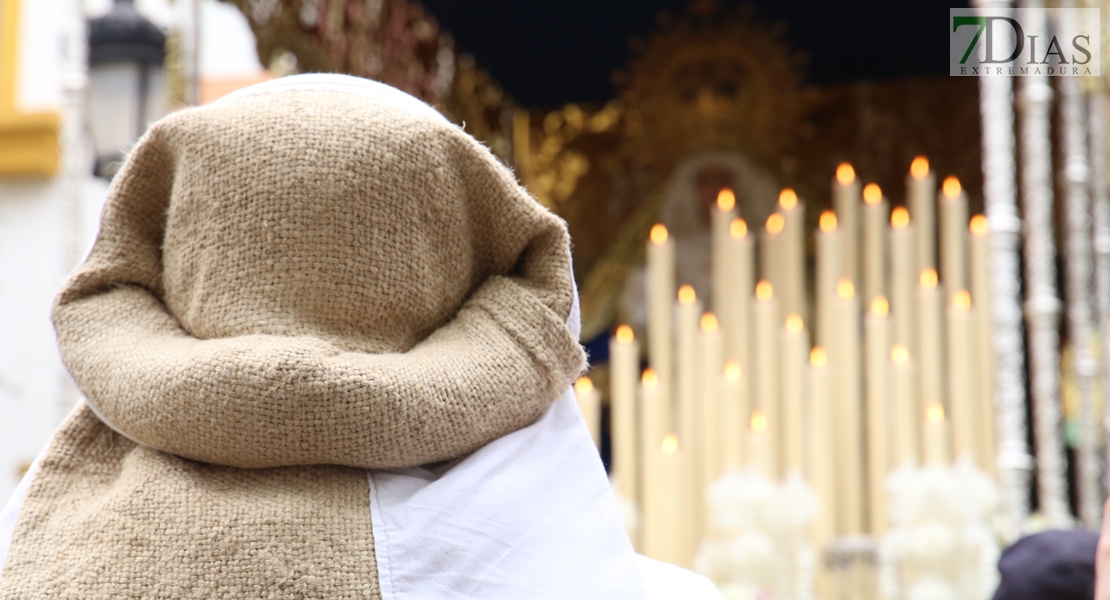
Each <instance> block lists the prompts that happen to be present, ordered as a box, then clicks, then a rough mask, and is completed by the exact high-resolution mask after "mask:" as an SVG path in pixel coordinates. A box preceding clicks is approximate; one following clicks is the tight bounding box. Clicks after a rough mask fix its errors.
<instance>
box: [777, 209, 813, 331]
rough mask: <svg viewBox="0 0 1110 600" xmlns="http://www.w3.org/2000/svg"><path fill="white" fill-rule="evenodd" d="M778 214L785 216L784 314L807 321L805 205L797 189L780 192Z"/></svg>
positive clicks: (782, 266)
mask: <svg viewBox="0 0 1110 600" xmlns="http://www.w3.org/2000/svg"><path fill="white" fill-rule="evenodd" d="M779 212H780V213H781V214H782V219H783V229H782V243H781V244H782V245H781V247H780V251H781V252H782V258H781V259H780V262H779V268H780V269H782V275H781V278H782V288H783V289H782V294H781V297H782V300H781V302H782V304H781V306H780V307H779V308H780V310H782V311H783V312H784V313H785V314H797V315H800V316H802V317H803V318H804V316H805V315H806V314H808V313H807V311H806V306H805V268H806V265H805V260H806V256H805V226H806V223H805V204H803V203H802V202H800V201H799V200H798V195H797V194H796V193H795V192H794V190H792V189H790V188H786V189H784V190H782V192H780V193H779Z"/></svg>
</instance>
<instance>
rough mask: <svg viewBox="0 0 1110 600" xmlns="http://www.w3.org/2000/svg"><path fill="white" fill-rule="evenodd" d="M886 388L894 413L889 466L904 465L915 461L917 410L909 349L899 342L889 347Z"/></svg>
mask: <svg viewBox="0 0 1110 600" xmlns="http://www.w3.org/2000/svg"><path fill="white" fill-rule="evenodd" d="M890 392H891V399H892V402H891V406H892V409H893V410H892V412H893V413H894V414H893V415H892V416H893V419H894V444H893V446H894V448H893V449H894V460H893V462H892V463H891V466H892V467H904V466H907V465H912V464H915V463H916V462H917V457H918V450H917V448H918V445H919V442H918V439H919V438H920V436H919V435H918V431H919V430H920V427H919V426H918V419H919V418H920V417H919V416H918V415H920V414H921V413H920V412H919V410H918V406H919V404H918V401H917V366H916V365H915V364H914V362H913V360H912V359H911V358H910V352H909V350H908V349H907V348H906V347H905V346H903V345H902V344H895V345H894V346H893V347H892V348H891V349H890Z"/></svg>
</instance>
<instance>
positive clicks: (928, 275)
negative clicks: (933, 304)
mask: <svg viewBox="0 0 1110 600" xmlns="http://www.w3.org/2000/svg"><path fill="white" fill-rule="evenodd" d="M920 283H921V287H922V288H924V289H927V290H931V289H933V288H935V287H937V270H936V269H925V270H924V271H922V272H921V279H920Z"/></svg>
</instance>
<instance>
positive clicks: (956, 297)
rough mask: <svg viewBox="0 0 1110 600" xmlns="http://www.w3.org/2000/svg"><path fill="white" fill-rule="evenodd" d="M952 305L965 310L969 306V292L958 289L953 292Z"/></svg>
mask: <svg viewBox="0 0 1110 600" xmlns="http://www.w3.org/2000/svg"><path fill="white" fill-rule="evenodd" d="M952 306H954V307H956V310H967V309H969V308H971V294H969V293H968V292H967V290H959V291H957V292H956V293H955V294H952Z"/></svg>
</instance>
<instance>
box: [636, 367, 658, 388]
mask: <svg viewBox="0 0 1110 600" xmlns="http://www.w3.org/2000/svg"><path fill="white" fill-rule="evenodd" d="M640 382H641V383H643V384H644V387H646V388H653V387H655V386H657V385H659V374H658V373H656V372H655V369H644V374H643V375H641V376H640Z"/></svg>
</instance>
